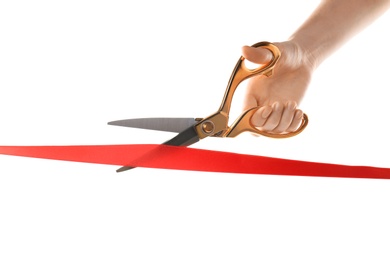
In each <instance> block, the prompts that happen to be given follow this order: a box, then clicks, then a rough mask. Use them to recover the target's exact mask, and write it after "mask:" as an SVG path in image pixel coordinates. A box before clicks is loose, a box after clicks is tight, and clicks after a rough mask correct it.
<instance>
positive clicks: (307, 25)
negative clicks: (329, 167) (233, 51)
mask: <svg viewBox="0 0 390 260" xmlns="http://www.w3.org/2000/svg"><path fill="white" fill-rule="evenodd" d="M389 8H390V0H323V1H322V2H321V3H320V4H319V6H318V7H317V8H316V10H315V11H314V12H313V13H312V14H311V15H310V17H309V18H308V19H307V20H306V21H305V22H304V23H303V24H302V26H300V27H299V28H298V29H297V30H296V32H295V33H293V34H292V36H291V37H290V39H289V40H287V41H285V42H279V43H274V44H275V45H276V46H278V47H279V49H280V50H281V52H282V57H281V60H280V61H279V63H278V64H277V66H276V68H275V72H274V75H273V76H272V77H270V78H264V77H256V78H253V79H251V80H250V81H249V83H248V90H247V95H246V100H245V101H244V109H247V108H250V107H254V106H259V107H260V108H259V109H258V111H257V112H256V113H255V115H254V116H253V117H252V123H253V124H254V125H255V126H257V127H259V128H260V129H262V130H264V131H268V132H271V133H284V132H291V131H294V130H295V129H296V128H297V127H298V126H299V124H300V121H301V118H302V114H303V113H302V111H300V110H299V109H298V108H297V105H298V104H299V103H300V101H301V100H302V98H303V96H304V94H305V91H306V89H307V87H308V86H309V84H310V80H311V77H312V74H313V73H314V71H315V69H316V68H317V67H318V66H319V65H320V64H321V63H322V62H323V61H324V60H325V59H326V58H327V57H329V56H330V55H331V54H332V53H334V52H335V51H336V50H337V49H338V48H339V47H340V46H342V45H343V44H344V43H345V42H346V41H347V40H348V39H350V38H351V37H353V36H354V35H355V34H357V33H358V32H360V31H361V30H362V29H364V28H365V27H367V26H368V25H370V24H371V23H372V22H373V21H374V20H375V19H376V18H378V17H379V16H380V15H382V14H383V13H384V12H386V10H388V9H389ZM242 53H243V56H244V57H245V58H246V59H248V60H250V61H252V62H255V63H259V64H264V63H266V62H267V61H268V60H269V59H270V53H269V52H268V51H267V50H264V49H261V48H252V47H248V46H244V47H243V49H242Z"/></svg>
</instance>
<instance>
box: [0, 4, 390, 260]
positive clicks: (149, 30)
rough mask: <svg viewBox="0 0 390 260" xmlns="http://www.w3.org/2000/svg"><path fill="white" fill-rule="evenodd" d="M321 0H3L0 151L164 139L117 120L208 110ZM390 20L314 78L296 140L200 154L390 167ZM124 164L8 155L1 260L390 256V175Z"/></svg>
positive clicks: (3, 167) (221, 144)
mask: <svg viewBox="0 0 390 260" xmlns="http://www.w3.org/2000/svg"><path fill="white" fill-rule="evenodd" d="M318 2H319V1H311V2H309V1H303V0H299V1H287V0H286V1H259V0H258V1H250V0H243V1H203V0H202V1H193V2H188V1H173V0H169V1H156V0H154V1H86V0H78V1H1V2H0V88H1V97H0V99H1V102H0V111H1V117H0V118H1V120H0V129H1V137H0V144H1V145H69V144H122V143H161V142H163V141H165V140H166V139H168V138H170V137H171V136H172V135H171V134H168V133H159V132H153V131H142V130H134V129H125V128H120V127H113V126H107V125H106V123H107V122H108V121H111V120H117V119H125V118H134V117H145V116H147V117H148V116H152V117H158V116H172V117H193V116H194V117H202V116H207V115H209V114H210V113H212V112H214V111H215V110H216V109H217V108H218V107H219V103H220V101H221V99H222V95H223V92H224V90H225V86H226V84H227V80H228V78H229V76H230V73H231V70H232V69H233V66H234V64H235V63H236V61H237V59H238V58H239V56H240V54H241V53H240V51H241V50H240V48H241V46H242V45H251V44H253V43H255V42H258V41H262V40H267V41H282V40H285V39H287V38H288V37H289V35H290V34H291V33H292V32H293V31H294V30H295V29H296V28H297V27H298V26H299V25H300V24H301V23H302V22H303V21H304V20H305V18H306V17H307V16H308V15H309V14H310V12H311V11H312V10H313V9H314V8H315V6H316V5H317V4H318ZM389 23H390V16H389V14H387V15H385V16H383V17H381V18H380V19H379V20H377V22H375V23H374V24H373V25H372V26H371V27H369V28H368V29H367V30H365V31H364V32H362V33H361V34H360V35H358V36H357V37H355V38H354V39H353V40H351V41H350V42H348V43H347V44H346V45H345V46H344V47H343V48H342V49H341V50H340V51H339V52H338V53H336V54H335V55H334V56H333V57H332V58H330V59H328V60H327V61H326V62H325V63H324V64H323V65H322V66H321V67H320V68H319V69H318V71H317V72H316V74H315V77H314V79H313V81H312V84H311V87H310V89H309V91H308V93H307V95H306V97H305V100H304V102H303V103H302V104H301V108H302V109H303V110H304V111H305V112H306V113H307V114H308V115H309V118H310V124H309V126H308V128H307V129H306V130H305V131H304V132H303V133H302V134H301V135H300V136H297V137H294V138H292V139H289V140H273V139H267V138H264V137H258V138H255V137H253V136H251V135H242V136H239V137H237V138H235V139H212V138H209V139H205V140H202V142H199V143H197V144H196V145H194V146H193V147H198V148H205V149H215V150H224V151H230V152H239V153H248V154H258V155H264V156H274V157H281V158H294V159H302V160H308V161H318V162H332V163H342V164H351V165H369V166H381V167H390V161H389V155H388V146H389V144H390V137H389V135H388V129H389V123H388V111H389V105H388V104H389V103H388V93H389V92H388V90H387V89H386V88H387V87H388V86H389V84H390V80H389V79H388V66H387V65H386V64H385V62H384V60H386V59H387V57H390V51H389V48H388V46H389V44H390V40H389V37H385V36H386V35H387V34H388V31H389V27H388V25H389ZM240 95H242V94H240V91H238V93H237V100H238V101H237V102H236V103H237V104H236V105H235V107H234V108H237V107H239V104H240V101H239V98H240ZM235 111H238V108H237V109H235V110H233V118H234V117H235V114H234V112H235ZM116 168H117V167H116V166H107V165H94V164H83V163H72V162H61V161H50V160H43V159H31V158H20V157H11V156H0V259H135V260H144V259H171V260H174V259H203V260H209V259H210V260H211V259H213V260H215V259H223V260H227V259H299V260H304V259H310V260H312V259H389V258H390V248H389V244H390V224H389V223H390V222H389V219H390V209H389V198H390V183H389V181H387V180H373V179H341V178H310V177H287V176H270V175H235V174H224V173H205V172H185V171H170V170H158V169H141V168H137V169H134V170H132V171H130V172H125V173H121V174H117V173H115V169H116Z"/></svg>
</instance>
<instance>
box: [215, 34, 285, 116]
mask: <svg viewBox="0 0 390 260" xmlns="http://www.w3.org/2000/svg"><path fill="white" fill-rule="evenodd" d="M252 47H256V48H257V47H261V48H265V49H268V50H269V51H270V52H271V53H272V58H271V60H270V61H269V62H268V63H267V64H265V65H264V66H259V67H257V68H255V69H249V68H247V67H246V65H245V62H244V61H245V58H244V57H242V56H241V57H240V59H239V60H238V62H237V64H236V66H235V67H234V69H233V72H232V74H231V76H230V79H229V82H228V85H227V87H226V91H225V95H224V97H223V100H222V104H221V106H220V108H219V111H220V112H222V113H225V114H227V115H228V114H229V112H230V107H231V103H232V100H233V95H234V92H235V91H236V89H237V87H238V85H239V84H240V83H241V82H242V81H244V80H245V79H248V78H251V77H254V76H259V75H264V76H267V77H269V76H271V75H272V72H273V69H274V67H275V65H276V63H277V62H278V60H279V58H280V51H279V49H278V48H277V47H276V46H275V45H273V44H271V43H269V42H258V43H255V44H253V45H252Z"/></svg>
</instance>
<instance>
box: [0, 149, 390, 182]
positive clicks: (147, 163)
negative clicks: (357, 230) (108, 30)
mask: <svg viewBox="0 0 390 260" xmlns="http://www.w3.org/2000/svg"><path fill="white" fill-rule="evenodd" d="M0 154H4V155H15V156H25V157H34V158H43V159H54V160H65V161H74V162H85V163H98V164H110V165H120V166H123V165H128V166H134V167H135V166H136V167H146V168H163V169H175V170H191V171H207V172H226V173H244V174H273V175H291V176H319V177H347V178H377V179H390V169H388V168H378V167H368V166H348V165H339V164H329V163H318V162H305V161H298V160H288V159H279V158H270V157H264V156H256V155H247V154H237V153H229V152H219V151H210V150H201V149H194V148H188V147H175V146H167V145H149V144H146V145H76V146H0Z"/></svg>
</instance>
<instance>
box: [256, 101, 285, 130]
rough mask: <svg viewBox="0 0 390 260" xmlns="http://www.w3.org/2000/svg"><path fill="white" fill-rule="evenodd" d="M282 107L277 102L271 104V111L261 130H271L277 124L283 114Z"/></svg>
mask: <svg viewBox="0 0 390 260" xmlns="http://www.w3.org/2000/svg"><path fill="white" fill-rule="evenodd" d="M283 107H284V106H283V105H282V104H281V103H279V102H275V103H274V104H272V113H271V115H270V116H269V117H268V120H267V121H266V122H265V124H264V125H263V126H262V127H261V128H262V130H263V131H267V132H272V131H273V130H274V129H275V128H276V127H277V126H278V125H279V123H280V119H281V118H282V114H283Z"/></svg>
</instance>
